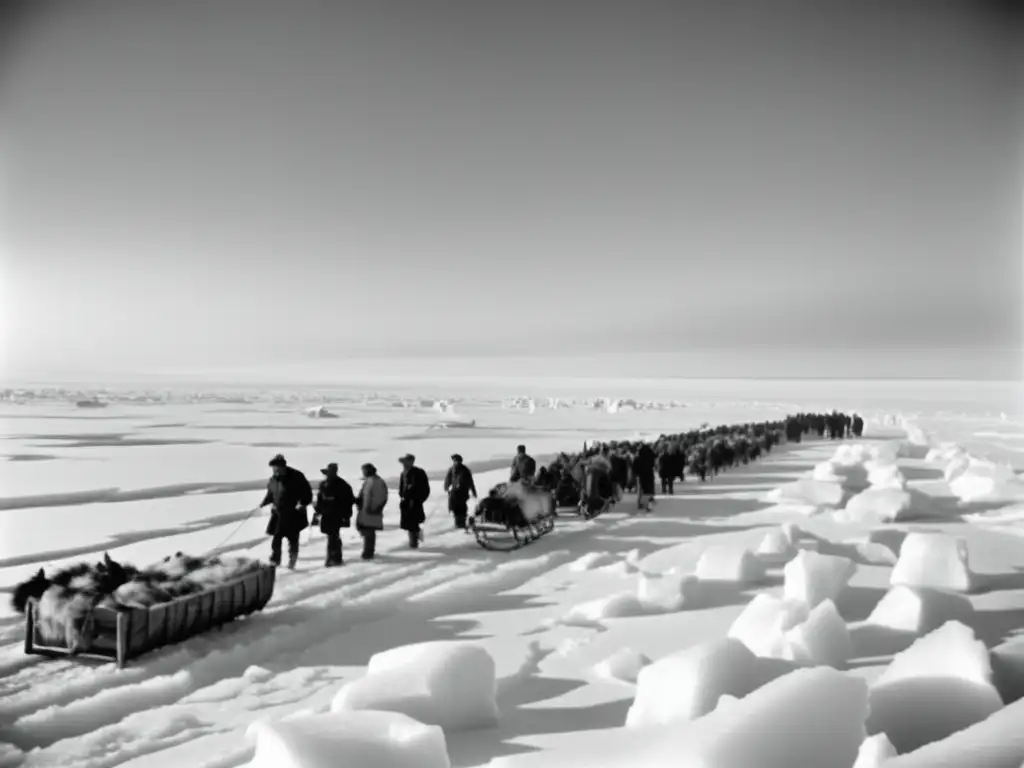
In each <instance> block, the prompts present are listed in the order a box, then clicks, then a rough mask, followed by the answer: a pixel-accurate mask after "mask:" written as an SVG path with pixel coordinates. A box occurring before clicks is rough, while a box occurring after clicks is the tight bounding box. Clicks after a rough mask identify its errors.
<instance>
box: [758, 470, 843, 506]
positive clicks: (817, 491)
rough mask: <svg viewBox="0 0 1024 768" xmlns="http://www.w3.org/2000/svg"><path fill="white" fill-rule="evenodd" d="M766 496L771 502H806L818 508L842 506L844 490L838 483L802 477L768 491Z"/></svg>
mask: <svg viewBox="0 0 1024 768" xmlns="http://www.w3.org/2000/svg"><path fill="white" fill-rule="evenodd" d="M766 498H767V500H768V501H771V502H776V503H780V502H781V503H796V504H807V505H809V506H811V507H813V508H814V509H819V508H821V507H840V506H842V504H843V499H844V498H845V491H844V490H843V486H842V485H841V484H840V483H833V482H828V481H825V480H815V479H814V478H807V477H802V478H800V479H799V480H794V481H793V482H791V483H786V484H785V485H780V486H779V487H778V488H776V489H775V490H773V491H769V492H768V493H767V494H766Z"/></svg>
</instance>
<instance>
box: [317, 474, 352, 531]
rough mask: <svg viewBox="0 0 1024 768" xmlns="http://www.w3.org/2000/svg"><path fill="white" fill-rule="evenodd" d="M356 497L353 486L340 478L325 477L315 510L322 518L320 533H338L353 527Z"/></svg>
mask: <svg viewBox="0 0 1024 768" xmlns="http://www.w3.org/2000/svg"><path fill="white" fill-rule="evenodd" d="M355 503H356V497H355V494H354V493H353V492H352V486H351V485H349V484H348V483H347V482H345V480H344V479H343V478H340V477H325V478H324V479H323V480H321V481H320V487H319V488H318V489H317V492H316V503H315V504H314V505H313V509H315V510H316V513H317V515H319V516H320V532H321V533H326V534H333V533H337V532H338V531H339V530H340V529H341V528H349V527H351V526H352V508H353V507H354V506H355Z"/></svg>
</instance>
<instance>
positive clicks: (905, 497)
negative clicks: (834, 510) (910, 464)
mask: <svg viewBox="0 0 1024 768" xmlns="http://www.w3.org/2000/svg"><path fill="white" fill-rule="evenodd" d="M913 504H914V499H913V497H912V496H911V495H910V492H909V491H905V490H902V489H901V488H874V487H872V488H868V489H867V490H866V491H861V492H860V493H858V494H857V495H856V496H854V497H853V498H851V499H850V500H849V501H848V502H846V508H845V509H844V510H843V514H842V515H841V516H839V515H837V517H841V518H842V519H843V520H844V521H849V522H857V523H866V522H881V523H891V522H895V521H896V520H900V519H903V518H905V517H906V516H907V515H908V513H909V512H910V510H911V508H912V507H913Z"/></svg>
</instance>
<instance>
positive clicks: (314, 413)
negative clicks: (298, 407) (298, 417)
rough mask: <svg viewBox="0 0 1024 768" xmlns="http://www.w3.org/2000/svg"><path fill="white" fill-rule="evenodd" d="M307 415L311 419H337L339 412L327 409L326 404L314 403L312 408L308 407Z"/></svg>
mask: <svg viewBox="0 0 1024 768" xmlns="http://www.w3.org/2000/svg"><path fill="white" fill-rule="evenodd" d="M306 415H307V416H309V418H311V419H336V418H338V414H336V413H331V412H330V411H329V410H327V406H326V405H314V406H313V407H312V408H307V409H306Z"/></svg>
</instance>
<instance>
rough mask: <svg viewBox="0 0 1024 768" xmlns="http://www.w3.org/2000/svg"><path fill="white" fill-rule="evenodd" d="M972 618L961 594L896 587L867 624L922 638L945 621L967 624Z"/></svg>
mask: <svg viewBox="0 0 1024 768" xmlns="http://www.w3.org/2000/svg"><path fill="white" fill-rule="evenodd" d="M973 615H974V606H973V605H972V604H971V601H970V600H969V599H968V598H967V597H966V596H964V595H961V594H957V593H956V592H946V591H944V590H941V589H929V588H928V587H905V586H898V587H893V588H891V589H890V590H889V591H888V592H886V593H885V596H884V597H882V599H881V600H879V601H878V605H876V606H875V608H874V610H873V611H871V615H870V616H868V619H867V623H868V624H873V625H875V626H878V627H887V628H888V629H892V630H895V631H897V632H910V633H913V634H915V635H921V634H926V633H928V632H931V631H932V630H935V629H938V628H939V627H941V626H942V625H943V624H945V623H946V622H947V621H963V622H969V621H970V620H971V618H972V617H973Z"/></svg>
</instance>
